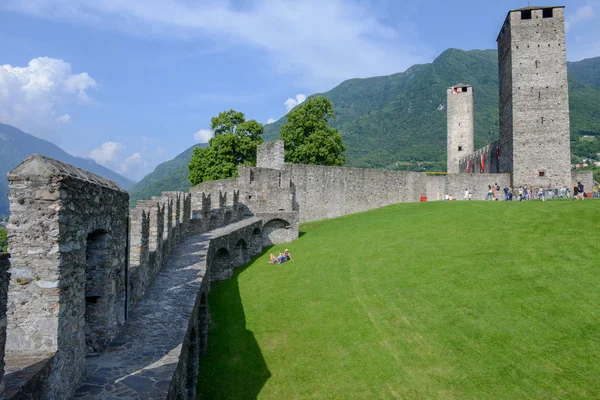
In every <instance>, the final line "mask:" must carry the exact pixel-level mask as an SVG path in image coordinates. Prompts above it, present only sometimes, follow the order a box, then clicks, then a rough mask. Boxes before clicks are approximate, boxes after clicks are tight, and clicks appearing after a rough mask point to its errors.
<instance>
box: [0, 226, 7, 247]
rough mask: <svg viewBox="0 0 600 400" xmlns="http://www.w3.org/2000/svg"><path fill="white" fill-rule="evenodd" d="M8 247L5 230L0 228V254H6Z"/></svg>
mask: <svg viewBox="0 0 600 400" xmlns="http://www.w3.org/2000/svg"><path fill="white" fill-rule="evenodd" d="M7 247H8V238H7V237H6V229H4V228H0V253H6V249H7Z"/></svg>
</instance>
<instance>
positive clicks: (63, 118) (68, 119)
mask: <svg viewBox="0 0 600 400" xmlns="http://www.w3.org/2000/svg"><path fill="white" fill-rule="evenodd" d="M56 121H58V122H63V123H65V124H66V123H67V122H71V116H70V115H69V114H63V115H61V116H60V117H56Z"/></svg>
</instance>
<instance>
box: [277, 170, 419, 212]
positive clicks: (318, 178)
mask: <svg viewBox="0 0 600 400" xmlns="http://www.w3.org/2000/svg"><path fill="white" fill-rule="evenodd" d="M286 171H288V172H289V174H290V180H291V182H292V185H293V187H294V190H295V199H296V200H295V201H296V202H297V204H298V210H299V212H300V222H306V221H314V220H319V219H324V218H334V217H339V216H341V215H346V214H352V213H356V212H360V211H367V210H372V209H375V208H379V207H383V206H386V205H390V204H394V203H402V202H415V201H419V197H420V196H421V195H422V194H425V193H426V191H427V188H426V177H425V175H424V174H421V173H417V172H406V171H385V170H376V169H361V168H346V167H326V166H319V165H300V164H287V165H286Z"/></svg>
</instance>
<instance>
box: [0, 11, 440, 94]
mask: <svg viewBox="0 0 600 400" xmlns="http://www.w3.org/2000/svg"><path fill="white" fill-rule="evenodd" d="M1 3H2V4H1V5H0V9H4V10H8V11H13V12H20V13H26V14H32V15H36V16H38V17H41V18H51V19H59V20H67V21H72V22H73V23H75V24H87V25H91V26H94V27H97V28H99V29H112V30H120V31H124V32H126V33H129V34H132V35H150V36H152V35H157V36H166V35H168V36H170V37H175V38H183V39H185V40H188V39H189V38H190V37H199V36H208V37H210V38H211V39H213V40H216V41H217V42H218V43H219V46H221V47H222V46H226V45H237V44H243V45H250V46H254V47H255V48H257V49H260V50H263V51H264V52H265V59H266V60H268V61H269V62H271V63H272V64H273V65H272V68H273V69H274V70H275V71H277V72H278V73H282V74H289V75H292V76H294V77H296V78H297V79H298V81H299V82H302V83H303V86H304V87H309V88H311V89H314V90H317V89H326V88H329V87H330V86H331V85H332V84H337V83H339V82H340V81H341V80H344V79H348V78H356V77H367V76H374V75H388V74H391V73H395V72H398V71H402V70H404V69H406V68H408V67H409V66H411V65H413V64H416V63H420V62H424V61H427V60H429V59H430V58H431V56H432V55H433V50H432V49H427V48H426V46H424V45H423V43H422V42H421V41H420V40H419V38H418V35H417V34H416V29H415V27H414V23H412V22H411V21H409V20H407V19H405V20H396V21H395V25H394V27H392V26H391V25H389V24H386V23H385V22H383V18H380V16H379V15H377V12H378V11H377V10H376V9H375V8H374V7H376V6H375V5H368V4H366V2H364V1H361V0H328V1H321V0H304V1H288V0H269V1H261V0H249V1H247V2H244V6H243V7H240V6H239V4H238V2H233V1H216V2H196V1H195V2H192V1H189V0H162V1H147V0H128V1H123V0H102V1H89V0H28V1H23V0H3V1H2V2H1ZM398 6H399V7H403V6H402V5H400V4H399V5H398ZM409 6H410V5H408V4H407V5H406V7H409ZM381 13H382V14H383V12H381ZM383 17H385V16H384V15H383ZM307 21H309V22H307ZM357 55H358V56H357Z"/></svg>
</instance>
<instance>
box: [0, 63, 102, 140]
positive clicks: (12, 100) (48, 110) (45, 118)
mask: <svg viewBox="0 0 600 400" xmlns="http://www.w3.org/2000/svg"><path fill="white" fill-rule="evenodd" d="M97 86H98V84H97V82H96V81H95V80H94V79H93V78H92V77H90V76H89V75H88V74H87V73H81V74H74V73H73V71H72V68H71V64H69V63H68V62H65V61H63V60H58V59H55V58H49V57H39V58H35V59H33V60H31V61H29V63H28V65H27V66H26V67H16V66H12V65H9V64H5V65H2V66H0V121H2V122H4V123H8V124H12V125H16V126H18V127H19V128H21V129H24V130H33V131H37V130H39V128H40V127H47V126H49V125H53V124H55V123H57V122H59V123H61V122H63V123H64V122H69V121H70V119H71V116H70V115H69V114H64V113H63V114H62V115H60V114H59V113H58V112H57V111H58V110H59V109H61V108H64V107H65V106H67V105H69V103H71V102H73V101H78V102H81V101H84V102H89V101H90V97H89V94H88V91H89V90H91V89H94V88H96V87H97Z"/></svg>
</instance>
